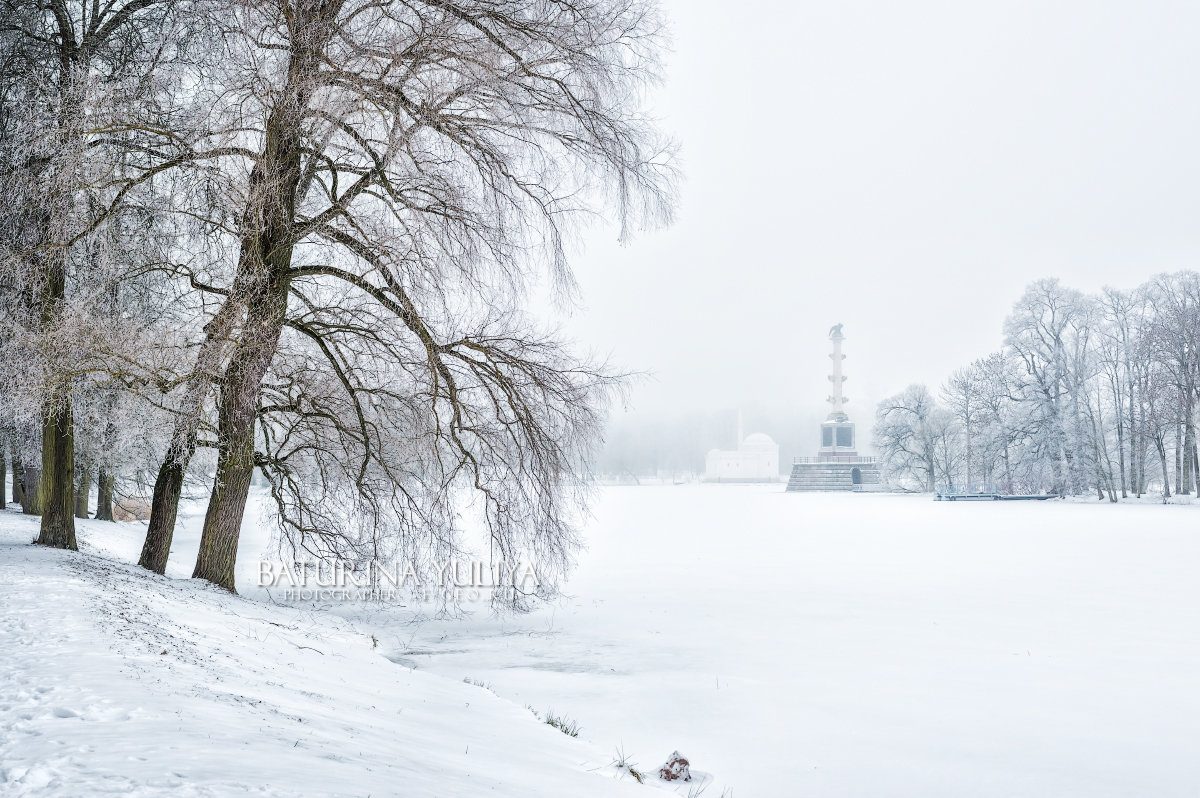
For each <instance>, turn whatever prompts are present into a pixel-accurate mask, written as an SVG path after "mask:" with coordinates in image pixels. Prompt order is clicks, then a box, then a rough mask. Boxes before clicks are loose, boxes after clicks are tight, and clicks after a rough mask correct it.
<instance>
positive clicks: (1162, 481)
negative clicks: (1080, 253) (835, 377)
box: [873, 271, 1200, 502]
mask: <svg viewBox="0 0 1200 798" xmlns="http://www.w3.org/2000/svg"><path fill="white" fill-rule="evenodd" d="M1004 336H1005V345H1004V348H1003V349H1001V350H1000V351H999V352H995V353H993V354H991V355H988V356H987V357H984V358H981V359H979V360H976V361H975V362H974V363H972V364H970V365H969V366H965V367H963V368H960V369H959V370H957V371H955V372H954V373H953V374H952V375H951V376H950V378H949V379H948V380H947V381H946V383H945V384H944V385H942V386H941V388H940V390H938V391H937V392H936V393H934V392H933V391H931V390H930V389H929V388H927V387H926V386H924V385H911V386H909V387H908V388H906V389H905V390H904V391H902V392H901V393H899V394H897V395H895V396H892V397H889V398H887V399H885V400H884V401H882V402H880V403H879V406H878V408H877V410H876V414H875V426H874V431H873V432H874V443H875V447H876V450H877V451H878V452H879V453H880V455H881V457H882V460H883V463H884V468H885V471H886V473H887V474H888V476H889V477H890V479H891V480H892V481H893V482H894V483H896V484H899V485H903V486H907V487H910V488H912V489H920V490H932V489H933V488H934V486H935V484H941V483H946V484H953V485H960V486H961V485H966V484H970V483H976V482H994V483H996V484H997V485H998V486H999V489H1000V490H1001V491H1003V492H1008V493H1043V492H1046V493H1054V494H1058V495H1083V494H1087V493H1094V494H1095V495H1096V496H1097V497H1098V498H1100V499H1105V498H1107V499H1108V500H1109V501H1114V502H1115V501H1117V500H1118V497H1120V498H1126V497H1129V496H1134V497H1141V496H1143V495H1145V494H1147V493H1153V494H1156V495H1161V496H1162V498H1163V500H1164V501H1165V500H1166V499H1167V498H1169V497H1170V496H1171V495H1172V493H1175V494H1179V495H1189V494H1193V493H1195V492H1196V491H1197V490H1198V489H1200V457H1198V454H1197V439H1196V411H1197V403H1198V401H1200V274H1197V273H1195V272H1191V271H1183V272H1178V273H1175V274H1163V275H1160V276H1158V277H1155V278H1154V279H1152V280H1150V281H1149V282H1147V283H1145V284H1143V285H1141V286H1139V287H1138V288H1136V289H1134V290H1132V291H1119V290H1116V289H1105V290H1103V291H1102V292H1101V293H1099V294H1098V295H1087V294H1083V293H1081V292H1079V291H1076V290H1073V289H1071V288H1068V287H1066V286H1064V285H1062V284H1060V283H1059V281H1058V280H1053V279H1047V280H1040V281H1038V282H1035V283H1033V284H1032V285H1030V286H1029V287H1028V288H1027V289H1026V291H1025V293H1024V294H1023V295H1022V296H1021V298H1020V299H1019V300H1018V301H1017V303H1016V304H1015V306H1014V307H1013V310H1012V313H1011V314H1010V315H1009V316H1008V318H1007V319H1006V320H1005V322H1004Z"/></svg>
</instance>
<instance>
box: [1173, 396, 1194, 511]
mask: <svg viewBox="0 0 1200 798" xmlns="http://www.w3.org/2000/svg"><path fill="white" fill-rule="evenodd" d="M1188 415H1189V416H1190V415H1191V413H1190V412H1189V414H1188ZM1195 446H1196V428H1195V425H1193V424H1192V420H1191V418H1189V419H1188V420H1187V421H1185V422H1184V423H1183V481H1182V482H1180V483H1179V484H1180V486H1181V487H1180V488H1179V489H1177V490H1176V491H1175V492H1176V493H1178V494H1181V495H1184V496H1186V495H1188V494H1190V493H1191V492H1192V485H1193V484H1194V483H1195V474H1194V472H1193V471H1192V449H1193V448H1195Z"/></svg>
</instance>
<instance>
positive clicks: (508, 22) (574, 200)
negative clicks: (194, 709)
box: [0, 0, 674, 590]
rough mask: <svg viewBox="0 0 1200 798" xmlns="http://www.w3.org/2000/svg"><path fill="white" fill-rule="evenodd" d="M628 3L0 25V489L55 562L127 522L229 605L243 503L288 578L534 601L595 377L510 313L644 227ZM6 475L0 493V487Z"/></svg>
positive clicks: (152, 550) (6, 2) (607, 0)
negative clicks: (473, 567)
mask: <svg viewBox="0 0 1200 798" xmlns="http://www.w3.org/2000/svg"><path fill="white" fill-rule="evenodd" d="M661 39H662V29H661V21H660V19H659V15H658V11H657V8H656V5H655V3H654V2H653V0H568V1H567V2H559V1H557V0H532V2H507V1H505V0H501V1H500V2H496V1H495V0H414V1H413V2H399V3H391V2H375V0H265V2H249V1H248V0H109V1H108V2H85V1H84V0H36V1H34V0H0V343H2V345H3V347H4V349H5V353H6V358H5V360H4V361H3V364H2V365H0V410H2V413H0V436H2V441H0V444H2V447H3V456H0V468H3V469H7V467H8V464H9V463H11V470H12V477H13V482H12V494H13V498H14V499H15V500H16V501H18V502H20V503H21V504H22V507H23V509H24V510H25V512H29V513H34V514H39V515H40V516H41V532H40V536H39V539H38V542H39V543H42V544H44V545H48V546H56V547H62V548H70V549H73V548H76V546H77V543H76V536H75V523H74V518H75V517H76V516H78V517H81V518H83V517H87V516H88V514H89V509H90V507H89V501H90V498H89V497H90V496H91V495H92V494H91V491H92V486H93V485H97V486H98V490H97V498H98V508H97V510H96V517H98V518H112V517H113V512H114V508H113V503H114V502H116V503H117V504H118V505H119V504H120V503H122V502H125V503H130V502H136V501H142V502H144V503H145V504H146V505H147V508H148V514H149V529H148V533H147V536H146V540H145V545H144V548H143V551H142V555H141V564H142V565H144V566H145V567H146V568H148V569H151V570H153V571H157V572H159V573H162V572H163V570H164V569H165V567H166V564H167V558H168V555H169V553H170V551H171V542H172V535H173V532H174V529H175V524H176V514H177V511H178V506H179V502H180V498H181V496H183V495H184V494H185V493H186V492H188V491H193V492H201V493H207V495H208V506H207V513H206V516H205V520H204V526H203V533H202V539H201V545H200V553H199V557H198V559H197V562H196V565H195V569H194V575H195V576H196V577H200V578H204V579H208V580H210V581H212V582H214V583H216V584H218V585H221V586H223V587H226V588H228V589H230V590H233V589H234V565H235V557H236V552H237V543H238V537H239V533H240V528H241V521H242V516H243V513H244V510H245V507H246V502H247V496H248V491H249V488H250V483H251V480H252V478H253V476H254V475H255V474H256V473H257V474H261V475H263V476H264V477H265V479H266V481H267V484H268V485H269V489H270V494H271V497H272V504H273V508H274V510H275V515H276V518H277V520H278V522H279V530H280V533H281V535H282V537H283V539H284V540H285V541H286V542H287V543H288V544H290V545H291V547H292V549H293V550H294V551H296V552H308V553H310V554H313V555H316V556H319V557H326V558H336V559H340V560H343V561H348V562H351V563H360V562H363V561H368V560H376V559H387V558H395V557H399V556H406V557H412V558H431V557H445V556H450V555H453V554H454V553H455V552H456V551H457V550H458V548H459V547H460V546H461V545H462V540H463V538H462V531H461V529H462V526H463V525H462V524H461V523H460V520H459V512H460V508H461V507H462V506H463V502H464V501H466V500H468V499H469V500H471V501H473V502H474V503H475V506H476V507H477V508H478V509H479V513H480V516H481V517H482V518H483V520H484V524H485V527H486V533H485V535H484V538H483V540H484V541H485V545H488V546H490V552H491V555H492V556H493V557H494V558H495V559H498V560H507V561H509V562H513V561H516V560H518V559H521V558H524V559H526V560H529V559H533V560H536V561H537V562H538V564H539V567H540V573H539V576H541V577H543V578H544V580H545V581H546V583H547V584H552V583H553V579H554V576H555V575H556V574H559V573H561V572H562V569H563V568H565V567H566V565H567V564H568V563H569V561H570V558H571V556H572V553H573V552H574V550H575V549H576V548H577V546H578V539H577V537H576V532H575V530H574V529H573V527H572V526H571V524H570V522H569V520H568V519H569V518H571V517H573V515H572V512H571V510H570V508H571V507H572V506H573V505H574V504H576V503H578V502H580V501H582V500H583V498H584V496H585V490H586V482H587V476H588V468H589V465H588V463H589V458H590V456H591V454H592V452H593V451H594V449H595V447H596V445H597V444H598V443H599V439H600V434H601V431H602V422H603V413H604V409H605V405H606V401H607V399H608V397H609V396H610V394H611V393H612V391H613V390H616V389H619V387H620V384H621V377H620V375H619V374H616V373H614V372H613V371H612V370H611V369H609V368H608V367H607V366H606V365H605V364H603V363H597V362H593V361H592V360H589V359H587V358H584V357H580V356H578V355H576V354H575V353H574V352H573V351H572V349H571V347H570V346H568V344H567V342H566V341H564V340H563V339H562V338H561V337H560V336H558V335H557V334H556V333H555V332H554V331H552V330H542V329H540V327H539V325H538V324H537V323H535V321H533V320H532V319H531V318H530V317H529V316H528V315H527V311H526V300H527V296H528V294H529V292H530V291H531V289H533V288H534V287H535V286H538V285H539V284H543V283H544V284H548V285H549V286H551V288H552V289H553V291H554V292H555V293H556V295H557V296H559V297H560V298H561V299H562V300H563V301H565V302H570V301H571V300H572V297H573V292H574V285H573V281H572V277H571V271H570V265H569V262H568V257H567V252H568V249H567V242H568V240H569V239H570V237H571V236H572V235H573V234H574V232H575V231H576V230H578V228H579V224H580V222H581V221H583V220H586V219H589V218H592V217H594V216H596V215H597V214H604V215H606V216H607V217H608V218H610V219H613V220H614V221H615V222H616V223H617V224H618V225H619V227H620V231H621V235H622V236H623V237H624V236H627V235H628V234H629V233H630V232H631V231H633V230H635V229H637V228H638V227H639V226H644V225H648V224H658V223H662V222H665V221H666V220H668V219H669V217H670V215H671V212H672V208H673V203H674V191H673V183H674V181H673V169H672V166H671V162H672V148H671V146H670V143H669V142H666V141H664V140H663V139H662V137H661V136H660V134H659V133H658V131H657V129H656V127H655V125H654V124H653V123H652V122H651V121H650V120H648V119H647V118H646V117H645V116H644V115H643V113H642V112H641V110H640V106H641V98H642V96H643V95H644V90H645V87H646V84H647V83H648V82H649V81H653V80H655V78H656V75H657V74H658V64H659V62H658V56H659V50H660V47H661ZM6 477H7V475H5V474H3V473H0V481H4V480H6Z"/></svg>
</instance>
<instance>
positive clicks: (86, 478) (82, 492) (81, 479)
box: [75, 463, 92, 520]
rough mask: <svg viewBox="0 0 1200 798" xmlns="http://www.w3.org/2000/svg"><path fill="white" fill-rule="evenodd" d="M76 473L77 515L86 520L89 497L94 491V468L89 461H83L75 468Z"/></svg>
mask: <svg viewBox="0 0 1200 798" xmlns="http://www.w3.org/2000/svg"><path fill="white" fill-rule="evenodd" d="M75 475H76V485H75V517H76V518H83V519H85V520H86V519H87V517H88V498H89V495H90V494H91V492H92V469H91V467H90V466H89V465H88V464H87V463H83V464H82V465H81V466H80V467H78V468H76V469H75Z"/></svg>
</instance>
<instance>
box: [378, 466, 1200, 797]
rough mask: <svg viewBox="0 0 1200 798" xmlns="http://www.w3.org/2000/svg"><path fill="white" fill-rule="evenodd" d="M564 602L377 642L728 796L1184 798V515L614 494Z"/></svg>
mask: <svg viewBox="0 0 1200 798" xmlns="http://www.w3.org/2000/svg"><path fill="white" fill-rule="evenodd" d="M589 538H590V540H591V551H590V552H589V554H588V555H587V556H586V557H585V559H584V561H583V564H582V567H581V568H580V570H579V572H578V575H577V576H576V578H575V579H574V580H573V581H572V583H571V585H570V588H569V590H570V592H571V593H572V594H573V595H574V599H573V600H570V601H566V602H563V605H562V606H559V607H556V608H548V609H546V610H544V611H541V612H539V613H537V614H536V615H534V616H532V617H524V618H520V619H517V620H507V621H494V620H490V619H488V618H486V617H480V618H477V619H474V620H472V621H471V622H468V623H465V624H464V623H451V622H438V623H428V624H425V625H423V626H420V627H417V628H415V629H414V628H412V627H409V626H400V625H397V626H395V627H393V628H391V629H387V630H386V631H384V632H380V633H379V634H380V636H381V638H382V639H385V640H386V641H387V643H388V644H389V646H390V647H391V648H392V649H393V650H394V651H396V652H398V653H399V652H405V651H407V652H410V653H407V654H404V655H402V661H405V662H411V663H416V664H418V665H419V666H420V668H421V669H422V670H427V671H432V672H435V673H440V674H445V675H446V676H451V677H456V678H461V677H463V676H471V677H473V678H478V679H483V680H485V681H487V682H490V683H491V684H493V685H494V686H495V688H496V691H497V692H498V693H499V694H500V695H501V696H504V697H507V698H511V699H512V700H514V701H516V702H519V703H530V704H532V705H534V706H537V707H547V706H553V707H555V708H556V709H557V710H560V711H563V712H565V713H567V714H568V715H570V716H571V717H572V718H574V719H575V720H577V721H578V722H579V723H580V724H581V725H582V727H583V736H584V737H587V738H589V739H591V740H594V741H596V742H597V743H598V744H601V745H608V746H613V745H616V744H621V745H623V747H624V749H625V751H626V753H628V754H630V755H632V756H633V757H634V758H635V759H636V760H638V761H639V762H641V763H642V764H644V765H658V764H659V763H660V762H661V761H662V759H664V758H665V756H666V755H667V754H668V753H670V751H671V750H672V749H674V748H678V749H680V750H681V751H682V752H683V753H684V754H686V755H687V756H688V757H690V758H691V761H692V763H693V764H694V765H695V766H696V767H699V768H701V769H703V770H706V771H709V772H711V773H713V774H715V777H716V783H715V784H714V785H713V787H712V788H711V789H710V790H709V794H712V795H719V794H720V791H721V789H722V788H724V787H728V788H732V790H733V793H734V795H736V796H779V795H797V796H868V795H869V796H879V795H904V796H924V797H925V798H929V796H964V795H970V796H1014V795H1021V796H1054V797H1055V798H1065V796H1088V798H1097V796H1132V795H1154V796H1194V795H1196V794H1198V793H1197V790H1200V786H1198V785H1200V757H1198V756H1197V755H1196V753H1197V750H1200V748H1198V747H1200V507H1188V506H1161V505H1156V504H1153V503H1147V504H1142V505H1134V504H1128V505H1125V504H1123V505H1117V506H1113V505H1109V504H1107V503H1096V502H1081V503H1063V502H1036V503H1024V502H1002V503H995V502H988V503H957V502H956V503H939V502H934V501H931V500H930V499H929V498H928V497H926V496H899V495H851V494H784V493H782V492H781V486H762V487H759V486H744V487H737V486H717V485H686V486H679V487H653V488H608V489H606V490H605V493H604V494H603V496H602V499H601V501H600V503H599V507H598V509H597V515H596V519H595V521H594V523H592V524H591V526H590V534H589Z"/></svg>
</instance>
